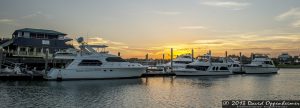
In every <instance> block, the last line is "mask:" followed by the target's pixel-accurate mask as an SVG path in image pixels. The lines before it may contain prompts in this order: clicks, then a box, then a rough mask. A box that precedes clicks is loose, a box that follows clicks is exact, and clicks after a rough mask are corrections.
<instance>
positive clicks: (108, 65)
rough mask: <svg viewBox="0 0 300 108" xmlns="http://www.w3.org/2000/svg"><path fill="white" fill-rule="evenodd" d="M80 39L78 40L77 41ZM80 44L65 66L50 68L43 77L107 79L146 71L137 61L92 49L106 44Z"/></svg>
mask: <svg viewBox="0 0 300 108" xmlns="http://www.w3.org/2000/svg"><path fill="white" fill-rule="evenodd" d="M79 40H80V41H79ZM78 41H79V42H80V43H81V44H82V45H81V46H80V48H81V52H80V53H79V54H77V56H76V57H74V58H73V60H72V61H71V62H70V63H69V64H68V65H67V66H66V67H65V68H61V69H58V68H52V69H51V70H50V71H49V72H48V73H47V76H46V77H45V78H46V79H48V80H68V79H107V78H131V77H140V76H141V75H142V74H143V73H144V72H146V67H145V66H142V65H141V64H138V63H129V62H126V61H125V60H123V59H122V58H121V57H118V56H115V55H112V54H108V52H107V51H101V52H97V51H96V50H94V49H93V47H94V48H95V47H96V48H101V49H105V48H106V47H107V46H105V45H99V46H92V45H87V44H84V43H83V42H82V41H83V39H78Z"/></svg>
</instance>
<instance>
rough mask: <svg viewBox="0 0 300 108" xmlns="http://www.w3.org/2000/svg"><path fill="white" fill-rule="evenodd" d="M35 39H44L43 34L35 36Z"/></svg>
mask: <svg viewBox="0 0 300 108" xmlns="http://www.w3.org/2000/svg"><path fill="white" fill-rule="evenodd" d="M36 38H38V39H44V38H45V36H44V34H37V37H36Z"/></svg>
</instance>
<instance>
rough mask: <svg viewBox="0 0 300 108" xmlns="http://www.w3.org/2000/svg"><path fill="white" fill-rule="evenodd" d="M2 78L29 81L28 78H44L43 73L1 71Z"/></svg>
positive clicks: (0, 78) (0, 76) (0, 77)
mask: <svg viewBox="0 0 300 108" xmlns="http://www.w3.org/2000/svg"><path fill="white" fill-rule="evenodd" d="M0 80H12V81H18V80H19V81H27V80H44V78H43V75H42V74H32V75H30V74H14V73H0Z"/></svg>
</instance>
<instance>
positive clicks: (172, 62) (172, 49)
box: [171, 48, 173, 72]
mask: <svg viewBox="0 0 300 108" xmlns="http://www.w3.org/2000/svg"><path fill="white" fill-rule="evenodd" d="M171 72H173V48H171Z"/></svg>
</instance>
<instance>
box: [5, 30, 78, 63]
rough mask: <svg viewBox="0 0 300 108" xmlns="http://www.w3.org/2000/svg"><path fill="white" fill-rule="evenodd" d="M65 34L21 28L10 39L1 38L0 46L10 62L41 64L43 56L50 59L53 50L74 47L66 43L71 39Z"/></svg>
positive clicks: (43, 61)
mask: <svg viewBox="0 0 300 108" xmlns="http://www.w3.org/2000/svg"><path fill="white" fill-rule="evenodd" d="M66 35H67V34H65V33H62V32H58V31H54V30H46V29H34V28H23V29H18V30H15V31H14V32H13V33H12V37H11V39H2V40H1V41H0V48H2V49H4V52H5V53H6V60H8V61H10V62H14V63H24V64H26V65H32V66H38V65H41V66H43V64H44V63H45V58H48V59H51V58H52V57H53V54H54V53H55V52H57V51H60V50H64V49H68V48H74V47H73V46H72V45H70V44H67V42H68V41H71V40H72V39H70V38H68V37H66ZM46 56H47V57H46Z"/></svg>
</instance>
